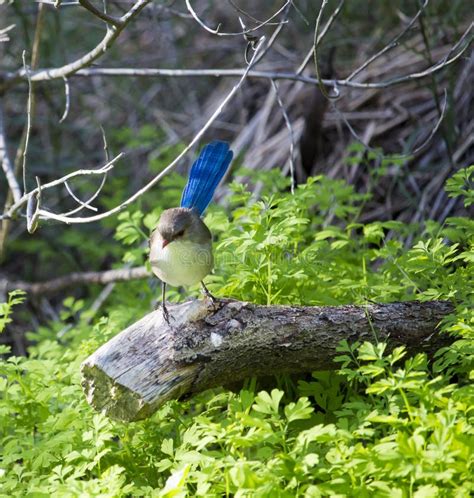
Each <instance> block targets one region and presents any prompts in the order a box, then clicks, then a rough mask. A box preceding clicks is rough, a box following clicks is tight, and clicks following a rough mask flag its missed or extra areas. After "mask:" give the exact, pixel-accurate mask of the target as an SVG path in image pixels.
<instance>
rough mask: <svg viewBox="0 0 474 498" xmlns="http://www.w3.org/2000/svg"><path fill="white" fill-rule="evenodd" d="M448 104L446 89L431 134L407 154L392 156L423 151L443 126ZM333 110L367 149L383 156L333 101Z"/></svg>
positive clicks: (408, 156)
mask: <svg viewBox="0 0 474 498" xmlns="http://www.w3.org/2000/svg"><path fill="white" fill-rule="evenodd" d="M447 106H448V92H447V90H446V89H445V90H444V102H443V107H442V109H441V113H440V115H439V118H438V120H437V121H436V124H435V125H434V127H433V129H432V130H431V132H430V133H429V135H428V136H427V137H426V139H425V140H424V141H423V143H421V144H420V145H419V146H418V147H416V148H415V149H413V150H412V151H410V152H408V153H407V154H391V155H390V157H391V158H392V159H395V160H397V159H408V158H410V157H413V156H416V155H417V154H418V153H419V152H421V151H422V150H423V149H424V148H425V147H426V146H427V145H428V144H429V143H430V142H431V139H432V138H433V137H434V135H435V134H436V132H437V131H438V130H439V127H440V126H441V123H442V122H443V119H444V116H445V114H446V108H447ZM332 107H333V110H334V112H335V113H336V114H337V115H338V116H339V118H341V119H342V121H343V122H344V124H345V125H346V126H347V129H348V130H349V132H350V134H351V135H352V136H353V137H354V138H355V139H356V140H357V141H358V142H360V143H361V144H362V145H363V146H364V147H365V148H366V149H367V150H370V151H371V152H375V153H376V154H378V155H380V156H381V157H383V154H382V153H380V151H378V150H377V149H374V148H373V147H370V145H368V144H367V143H365V140H364V139H363V138H361V137H360V136H359V135H358V134H357V132H356V131H355V130H354V128H353V127H352V125H351V124H350V123H349V121H348V120H347V118H346V117H345V116H344V114H343V113H342V112H341V111H340V110H339V109H338V108H337V106H336V105H335V103H334V102H333V106H332Z"/></svg>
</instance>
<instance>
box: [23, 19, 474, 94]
mask: <svg viewBox="0 0 474 498" xmlns="http://www.w3.org/2000/svg"><path fill="white" fill-rule="evenodd" d="M473 26H474V23H473V24H471V25H470V26H469V27H468V28H467V30H466V31H465V32H464V34H463V35H462V37H461V38H460V40H458V42H457V43H456V45H455V46H453V47H452V49H451V50H450V54H452V53H453V52H454V51H455V50H457V49H458V48H459V47H460V46H461V44H462V42H463V41H464V40H465V39H466V38H467V36H468V35H469V33H470V32H471V30H472V28H473ZM469 46H470V41H468V42H467V43H466V45H465V46H464V47H462V48H461V49H460V51H459V52H458V53H457V54H456V55H454V56H452V57H448V58H446V57H443V58H442V59H440V60H439V61H438V62H437V63H436V64H434V65H432V66H430V67H428V68H427V69H425V70H423V71H420V72H416V73H410V74H407V75H405V76H397V77H394V78H390V79H387V80H382V81H379V82H368V83H364V82H358V81H350V80H348V79H347V78H346V79H325V78H322V79H321V82H322V83H323V84H324V85H326V86H329V87H333V88H334V87H348V88H356V89H359V90H368V89H383V88H388V87H391V86H395V85H400V84H402V83H406V82H408V81H416V80H419V79H423V78H426V77H427V76H430V75H431V74H435V73H437V72H439V71H441V70H443V69H445V68H446V67H448V66H449V65H451V64H453V63H454V62H456V61H457V60H459V59H460V57H461V56H462V55H463V54H464V52H465V51H466V50H467V49H468V48H469ZM48 71H49V70H48V69H45V70H42V71H41V73H42V74H43V75H44V74H47V73H48ZM245 71H246V70H243V69H160V68H105V67H94V68H87V69H80V70H78V71H77V72H75V73H74V75H72V76H74V77H93V76H134V77H152V78H154V77H160V76H161V77H167V78H174V77H180V78H189V77H191V78H193V77H205V76H215V77H218V78H236V77H241V76H242V75H243V74H244V72H245ZM32 76H33V79H35V80H36V81H38V80H42V79H43V78H40V77H36V75H35V73H34V72H33V73H32ZM247 77H248V78H257V79H269V80H292V81H301V82H303V83H308V84H312V85H314V84H318V82H319V80H318V79H317V78H312V77H310V76H303V75H299V74H297V73H291V72H279V71H249V72H248V74H247ZM44 79H48V78H44Z"/></svg>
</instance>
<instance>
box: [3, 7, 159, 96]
mask: <svg viewBox="0 0 474 498" xmlns="http://www.w3.org/2000/svg"><path fill="white" fill-rule="evenodd" d="M150 2H151V0H137V2H135V3H134V4H133V5H132V7H131V8H130V10H128V11H127V12H126V13H125V14H124V15H123V16H122V17H121V18H120V24H119V25H117V26H114V27H113V28H112V29H108V30H107V32H106V34H105V36H104V37H103V38H102V40H101V41H100V42H99V43H98V44H97V45H96V46H95V47H94V48H93V49H92V50H91V51H89V52H88V53H87V54H85V55H83V56H82V57H80V58H79V59H76V60H75V61H73V62H70V63H69V64H66V65H64V66H61V67H58V68H54V69H42V70H39V71H34V72H31V81H44V80H52V79H56V78H63V77H67V76H69V75H71V74H73V73H75V72H76V71H78V70H79V69H82V68H84V67H86V66H89V65H90V64H92V63H93V62H94V61H95V60H97V59H98V58H99V57H101V56H102V55H103V54H104V53H106V52H107V50H109V48H110V47H111V46H112V45H113V43H114V42H115V40H116V39H117V38H118V37H119V36H120V34H121V33H122V31H123V30H124V29H125V27H126V26H127V25H128V24H129V23H130V21H132V20H133V19H134V18H135V17H136V16H137V15H138V14H139V13H140V12H141V11H142V10H143V8H144V7H145V6H146V5H147V4H149V3H150ZM25 77H26V75H25V71H24V70H22V69H21V70H18V71H16V72H15V73H11V74H9V75H8V76H7V80H8V81H5V82H4V83H3V85H0V91H1V90H5V88H8V87H9V86H10V85H12V84H14V83H15V82H16V81H18V80H22V79H24V78H25Z"/></svg>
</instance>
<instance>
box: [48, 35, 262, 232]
mask: <svg viewBox="0 0 474 498" xmlns="http://www.w3.org/2000/svg"><path fill="white" fill-rule="evenodd" d="M264 43H265V37H262V38H261V39H260V43H259V44H258V46H257V48H256V50H255V53H254V55H253V58H252V60H251V61H250V63H249V65H248V66H247V68H246V70H245V71H244V73H243V75H242V77H241V78H240V80H239V81H238V82H237V84H236V85H234V87H233V88H232V90H231V91H230V92H229V93H228V94H227V96H226V97H225V98H224V100H223V101H222V102H221V103H220V105H219V106H218V107H217V109H216V110H215V111H214V113H213V114H212V116H211V117H210V118H209V119H208V120H207V122H206V124H205V125H204V126H203V127H202V128H201V129H200V130H199V132H198V133H197V134H196V135H195V136H194V138H193V139H192V140H191V142H189V144H188V145H187V147H185V148H184V149H183V151H182V152H181V153H180V154H178V156H176V158H175V159H174V160H173V161H172V162H171V163H170V164H169V165H168V166H167V167H166V168H165V169H164V170H162V171H161V172H160V173H159V174H158V175H156V176H155V177H154V178H153V179H152V180H151V181H149V182H148V183H147V184H146V185H145V186H144V187H142V188H141V189H140V190H138V191H137V192H135V193H134V194H133V195H132V196H130V197H129V198H128V199H126V200H125V201H124V202H122V203H121V204H120V205H118V206H116V207H114V208H113V209H110V210H108V211H105V212H104V213H100V214H96V215H94V216H88V217H83V218H79V217H78V218H73V217H70V216H65V215H61V214H55V213H51V212H49V211H45V210H40V216H41V218H42V219H52V220H56V221H61V222H63V223H71V224H72V223H90V222H92V221H98V220H101V219H103V218H107V217H108V216H111V215H112V214H115V213H118V212H119V211H122V210H123V209H124V208H125V207H126V206H128V205H129V204H131V203H132V202H134V201H135V200H136V199H138V198H139V197H140V196H141V195H143V194H144V193H145V192H147V191H148V190H150V189H151V188H152V187H153V186H154V185H156V184H157V183H158V182H159V181H160V180H161V179H162V178H163V177H164V176H166V175H167V174H168V173H169V172H170V171H172V170H173V169H174V168H175V167H176V165H177V164H178V163H179V161H180V160H181V159H182V158H183V157H184V156H185V155H186V154H187V153H188V152H189V150H191V148H192V147H193V146H194V145H195V144H196V143H197V142H198V141H199V140H200V139H201V137H202V136H203V135H204V133H206V131H207V130H208V129H209V128H210V127H211V126H212V124H213V123H214V121H215V120H216V119H217V117H218V116H219V115H220V114H221V113H222V111H223V109H224V107H225V106H226V105H227V104H228V103H229V102H230V100H231V99H232V98H233V97H234V95H235V94H236V93H237V91H238V90H239V88H240V87H241V86H242V84H243V82H244V81H245V79H246V78H247V74H248V73H249V71H250V69H251V68H252V66H253V64H254V62H255V59H256V57H257V56H258V54H259V51H260V49H261V47H262V46H263V44H264ZM75 173H76V175H74V176H77V174H79V173H78V172H75ZM94 173H96V171H94ZM71 174H72V173H71ZM66 179H67V178H66ZM61 183H64V179H63V181H62V182H61Z"/></svg>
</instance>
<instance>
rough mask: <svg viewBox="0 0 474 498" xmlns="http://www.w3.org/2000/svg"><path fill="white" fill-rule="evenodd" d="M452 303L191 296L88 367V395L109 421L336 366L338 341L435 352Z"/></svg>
mask: <svg viewBox="0 0 474 498" xmlns="http://www.w3.org/2000/svg"><path fill="white" fill-rule="evenodd" d="M452 310H453V307H452V305H451V304H450V303H448V302H438V301H433V302H426V303H419V302H405V303H393V304H373V305H368V306H352V305H350V306H337V307H306V306H305V307H303V306H258V305H254V304H250V303H244V302H240V301H230V300H220V301H219V302H218V303H216V304H215V305H213V304H212V303H211V302H210V301H190V302H187V303H184V304H181V305H176V306H169V311H170V314H171V316H172V318H171V325H168V324H167V323H166V322H165V321H164V320H163V317H162V313H161V310H157V311H154V312H152V313H149V314H148V315H146V316H145V317H144V318H142V319H141V320H139V321H138V322H136V323H134V324H133V325H131V326H130V327H128V328H127V329H125V330H124V331H123V332H121V333H120V334H118V335H117V336H116V337H114V338H113V339H111V340H110V341H109V342H107V343H106V344H104V345H103V346H102V347H101V348H99V349H98V350H97V351H96V352H95V353H93V354H92V355H91V356H90V357H89V358H87V359H86V360H85V361H84V363H83V364H82V376H83V379H82V385H83V388H84V392H85V394H86V397H87V401H88V402H89V403H90V404H91V405H92V406H93V407H94V408H95V409H96V410H99V411H104V412H105V414H106V415H108V416H109V417H111V418H114V419H118V420H123V421H133V420H140V419H143V418H146V417H149V416H150V415H151V414H152V413H153V412H155V411H156V410H157V409H158V408H159V407H160V406H161V405H162V404H163V403H164V402H166V401H168V400H170V399H176V398H179V397H180V396H182V395H184V394H192V393H196V392H200V391H203V390H205V389H207V388H210V387H215V386H219V385H229V384H232V383H235V382H237V381H240V380H242V379H245V378H247V377H251V376H268V375H272V374H277V373H298V372H311V371H314V370H321V369H334V368H337V364H336V363H334V362H333V359H334V357H335V356H336V355H337V352H336V347H337V345H338V343H339V342H340V341H341V340H343V339H346V340H347V341H349V342H354V341H371V342H373V341H375V336H376V337H377V340H378V341H383V342H388V344H389V347H390V348H393V347H396V346H399V345H405V346H406V347H407V349H408V351H409V352H410V353H416V352H427V353H428V354H431V353H433V352H435V351H436V350H437V349H439V348H440V347H442V346H445V345H447V344H449V342H450V338H449V336H447V335H445V334H440V333H438V332H437V331H436V327H437V325H438V323H439V322H440V320H441V319H442V318H443V317H444V316H446V315H447V314H448V313H450V312H451V311H452Z"/></svg>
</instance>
